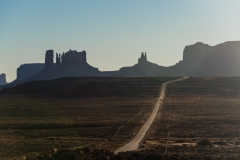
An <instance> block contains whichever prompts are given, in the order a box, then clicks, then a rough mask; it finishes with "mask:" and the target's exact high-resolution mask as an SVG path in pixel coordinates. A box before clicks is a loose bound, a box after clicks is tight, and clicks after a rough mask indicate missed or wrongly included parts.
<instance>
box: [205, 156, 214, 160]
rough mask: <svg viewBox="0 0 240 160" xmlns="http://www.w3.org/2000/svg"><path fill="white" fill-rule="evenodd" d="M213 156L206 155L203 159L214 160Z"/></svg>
mask: <svg viewBox="0 0 240 160" xmlns="http://www.w3.org/2000/svg"><path fill="white" fill-rule="evenodd" d="M214 159H215V158H212V157H209V156H207V157H205V160H214Z"/></svg>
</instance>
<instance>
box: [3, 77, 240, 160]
mask: <svg viewBox="0 0 240 160" xmlns="http://www.w3.org/2000/svg"><path fill="white" fill-rule="evenodd" d="M178 78H180V77H128V78H63V79H58V80H52V81H44V83H43V82H42V81H36V82H28V83H26V84H22V85H19V86H17V87H15V88H12V89H8V90H2V91H1V92H0V157H2V159H18V158H20V157H23V156H36V155H37V154H39V153H40V152H42V151H48V150H52V149H54V148H58V149H59V148H72V149H74V148H78V147H88V148H90V149H98V148H103V149H106V150H109V151H112V152H113V151H115V150H116V149H118V148H119V147H121V146H122V145H124V144H125V143H127V142H128V141H130V140H131V139H132V138H133V136H134V135H135V134H136V133H137V131H138V130H139V128H140V127H141V126H142V125H143V124H144V122H145V121H146V120H147V118H148V117H149V115H150V114H151V112H152V109H153V107H154V105H155V103H156V102H157V99H158V96H159V93H160V89H161V84H162V83H164V82H167V81H171V80H175V79H178ZM239 97H240V78H220V77H218V78H215V77H204V78H202V77H190V78H188V79H186V80H183V81H178V82H175V83H171V84H169V85H168V86H167V90H166V98H165V99H164V103H163V105H162V107H161V109H160V110H159V112H158V114H157V117H156V119H155V120H154V122H153V124H152V126H151V127H150V129H149V131H148V133H147V135H146V136H145V138H144V140H143V142H142V143H143V144H144V146H145V149H153V150H157V151H158V152H160V153H162V154H164V153H165V152H166V151H167V152H168V153H169V154H190V155H191V154H195V155H209V156H215V155H217V156H228V155H236V154H240V151H239V150H240V107H239V106H240V99H239ZM202 139H207V140H208V141H209V143H210V145H206V146H200V145H198V144H199V142H200V141H201V140H202Z"/></svg>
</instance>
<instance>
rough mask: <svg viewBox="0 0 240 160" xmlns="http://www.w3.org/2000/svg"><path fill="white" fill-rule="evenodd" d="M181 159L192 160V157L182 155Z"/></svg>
mask: <svg viewBox="0 0 240 160" xmlns="http://www.w3.org/2000/svg"><path fill="white" fill-rule="evenodd" d="M181 160H191V157H189V156H181Z"/></svg>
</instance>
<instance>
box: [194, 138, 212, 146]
mask: <svg viewBox="0 0 240 160" xmlns="http://www.w3.org/2000/svg"><path fill="white" fill-rule="evenodd" d="M197 144H198V145H201V146H210V147H212V142H211V141H210V140H209V139H202V140H201V141H199V142H198V143H197Z"/></svg>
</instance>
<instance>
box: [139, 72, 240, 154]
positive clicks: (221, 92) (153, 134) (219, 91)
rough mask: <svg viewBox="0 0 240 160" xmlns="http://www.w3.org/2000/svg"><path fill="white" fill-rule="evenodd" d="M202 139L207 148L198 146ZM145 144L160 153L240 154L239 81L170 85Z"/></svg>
mask: <svg viewBox="0 0 240 160" xmlns="http://www.w3.org/2000/svg"><path fill="white" fill-rule="evenodd" d="M203 139H205V142H206V143H205V145H197V144H201V143H199V142H201V141H202V140H203ZM143 143H144V144H145V145H146V146H148V148H152V149H155V150H158V151H159V152H160V153H164V152H165V151H167V153H169V154H180V155H181V154H185V155H186V154H187V155H195V156H196V155H199V156H202V155H204V156H206V155H209V156H234V155H238V154H240V78H234V77H232V78H230V77H229V78H221V77H202V78H201V77H196V78H189V79H186V80H184V81H179V82H176V83H172V84H169V85H168V86H167V91H166V99H165V100H164V104H163V106H162V109H161V110H160V111H159V112H158V115H157V118H156V119H155V121H154V122H153V124H152V126H151V127H150V130H149V132H148V134H147V136H146V137H145V140H144V142H143ZM166 148H167V149H166Z"/></svg>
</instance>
